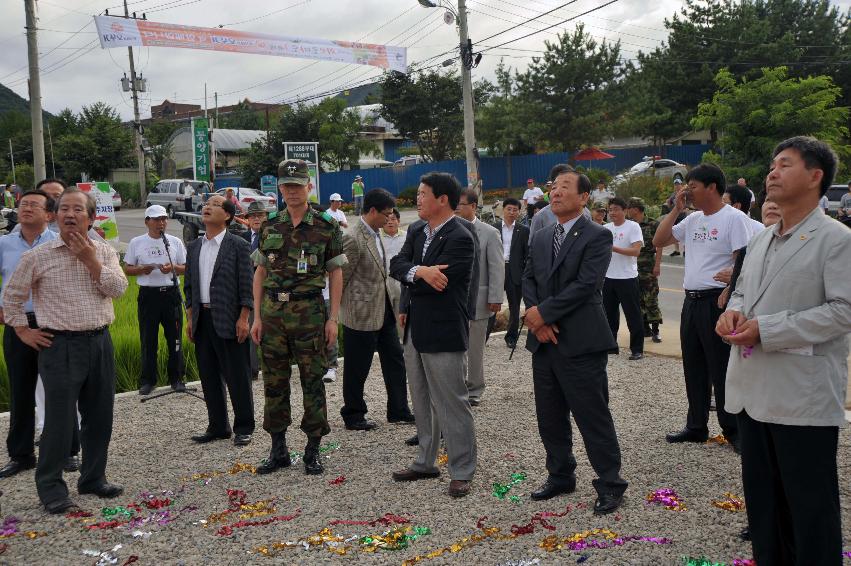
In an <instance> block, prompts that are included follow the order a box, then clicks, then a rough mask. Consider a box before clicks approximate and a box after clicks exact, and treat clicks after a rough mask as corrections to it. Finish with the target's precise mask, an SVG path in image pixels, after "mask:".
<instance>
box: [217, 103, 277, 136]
mask: <svg viewBox="0 0 851 566" xmlns="http://www.w3.org/2000/svg"><path fill="white" fill-rule="evenodd" d="M264 126H265V120H264V119H263V118H262V117H261V116H260V113H259V112H257V110H254V109H253V108H251V103H250V102H249V101H248V99H247V98H246V99H245V100H243V101H242V102H240V103H238V104H237V105H236V107H235V108H234V109H233V110H231V111H230V112H228V113H227V114H225V115H223V116H222V117H221V118H220V119H219V123H217V124H216V127H217V128H230V129H233V130H262V129H263V128H264Z"/></svg>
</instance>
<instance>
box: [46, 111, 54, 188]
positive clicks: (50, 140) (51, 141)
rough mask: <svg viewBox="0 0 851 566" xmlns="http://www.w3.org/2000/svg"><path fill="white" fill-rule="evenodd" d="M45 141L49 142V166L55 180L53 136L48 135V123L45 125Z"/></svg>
mask: <svg viewBox="0 0 851 566" xmlns="http://www.w3.org/2000/svg"><path fill="white" fill-rule="evenodd" d="M47 139H48V141H49V142H50V166H51V168H52V169H53V178H54V179H55V178H56V160H55V159H53V136H52V135H51V134H50V122H48V123H47Z"/></svg>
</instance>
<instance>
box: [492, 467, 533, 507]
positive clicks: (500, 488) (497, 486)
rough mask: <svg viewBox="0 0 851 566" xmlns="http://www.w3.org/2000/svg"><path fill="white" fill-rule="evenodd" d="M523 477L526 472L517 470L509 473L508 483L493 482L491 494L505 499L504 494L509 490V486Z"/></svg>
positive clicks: (517, 482)
mask: <svg viewBox="0 0 851 566" xmlns="http://www.w3.org/2000/svg"><path fill="white" fill-rule="evenodd" d="M525 479H526V474H524V473H523V472H517V473H514V474H511V481H509V482H508V483H505V484H502V483H496V482H494V484H493V492H492V493H493V496H494V497H496V498H497V499H505V496H506V495H507V494H508V492H509V491H511V488H513V487H514V486H516V485H517V484H519V483H520V482H522V481H524V480H525ZM515 497H516V496H515ZM512 501H514V499H512Z"/></svg>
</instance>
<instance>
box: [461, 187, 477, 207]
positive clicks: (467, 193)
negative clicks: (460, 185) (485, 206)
mask: <svg viewBox="0 0 851 566" xmlns="http://www.w3.org/2000/svg"><path fill="white" fill-rule="evenodd" d="M461 196H462V197H464V198H466V199H467V203H468V204H475V205H476V206H478V205H479V193H477V192H476V189H471V188H469V187H467V188H466V189H461ZM458 200H459V202H460V200H461V199H460V198H459V199H458Z"/></svg>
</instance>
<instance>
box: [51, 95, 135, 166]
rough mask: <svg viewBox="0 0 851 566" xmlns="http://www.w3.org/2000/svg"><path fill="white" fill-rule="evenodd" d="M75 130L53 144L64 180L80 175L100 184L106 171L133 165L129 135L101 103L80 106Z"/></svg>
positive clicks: (130, 132)
mask: <svg viewBox="0 0 851 566" xmlns="http://www.w3.org/2000/svg"><path fill="white" fill-rule="evenodd" d="M76 124H77V130H76V132H70V133H66V134H64V135H62V137H60V138H59V139H57V140H55V146H56V160H57V161H58V162H59V163H60V164H61V165H62V167H63V169H64V170H65V172H66V173H65V174H66V176H67V177H69V179H68V180H76V179H80V178H81V175H82V173H86V174H88V175H89V176H90V177H91V178H92V179H96V180H103V179H106V178H107V176H108V175H109V171H110V169H114V168H116V167H126V166H128V165H130V164H131V163H132V162H133V159H132V155H133V154H132V152H133V132H132V130H130V129H128V128H126V127H124V126H123V125H122V124H121V118H120V117H119V115H118V112H116V111H115V109H114V108H112V107H111V106H108V105H107V104H104V103H103V102H95V103H94V104H92V105H90V106H84V107H83V109H82V110H81V111H80V114H79V115H78V116H77V118H76Z"/></svg>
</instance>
